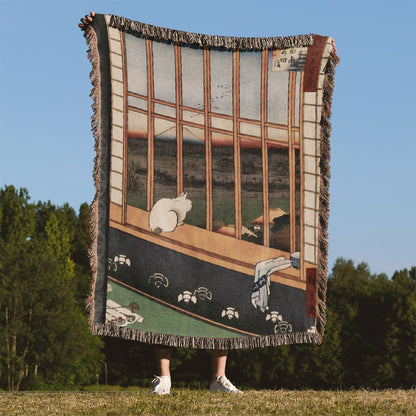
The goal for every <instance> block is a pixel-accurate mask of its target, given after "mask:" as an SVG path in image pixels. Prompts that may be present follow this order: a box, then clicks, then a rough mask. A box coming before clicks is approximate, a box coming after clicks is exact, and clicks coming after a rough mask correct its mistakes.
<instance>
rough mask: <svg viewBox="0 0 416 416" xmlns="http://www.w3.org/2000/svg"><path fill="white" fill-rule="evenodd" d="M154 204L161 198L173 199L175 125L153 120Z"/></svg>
mask: <svg viewBox="0 0 416 416" xmlns="http://www.w3.org/2000/svg"><path fill="white" fill-rule="evenodd" d="M154 123H155V127H154V128H155V138H154V188H153V192H154V203H156V202H157V201H158V200H159V199H161V198H175V197H176V196H177V185H176V154H177V145H176V123H174V122H172V121H167V120H163V119H160V118H155V119H154Z"/></svg>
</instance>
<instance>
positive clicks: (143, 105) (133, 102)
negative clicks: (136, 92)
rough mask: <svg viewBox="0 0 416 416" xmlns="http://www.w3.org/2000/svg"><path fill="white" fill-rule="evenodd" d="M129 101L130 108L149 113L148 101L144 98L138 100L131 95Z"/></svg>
mask: <svg viewBox="0 0 416 416" xmlns="http://www.w3.org/2000/svg"><path fill="white" fill-rule="evenodd" d="M127 99H128V105H129V106H130V107H135V108H140V109H141V110H145V111H147V99H146V100H144V99H143V98H137V97H133V96H131V95H129V96H128V98H127Z"/></svg>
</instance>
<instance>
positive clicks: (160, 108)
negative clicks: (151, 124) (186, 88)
mask: <svg viewBox="0 0 416 416" xmlns="http://www.w3.org/2000/svg"><path fill="white" fill-rule="evenodd" d="M153 111H154V112H155V113H156V114H160V115H162V116H167V117H172V118H176V108H175V107H170V106H168V105H163V104H158V103H154V104H153Z"/></svg>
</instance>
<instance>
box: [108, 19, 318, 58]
mask: <svg viewBox="0 0 416 416" xmlns="http://www.w3.org/2000/svg"><path fill="white" fill-rule="evenodd" d="M110 26H111V27H113V28H117V29H119V30H122V31H125V32H129V33H131V34H132V35H135V36H144V37H151V38H156V39H160V40H164V41H167V42H176V43H181V42H183V43H188V44H193V45H198V46H200V47H202V48H211V47H215V48H226V49H239V50H244V49H260V50H262V49H272V48H277V49H287V48H295V47H296V48H300V47H303V46H310V45H313V42H314V38H313V35H297V36H281V37H269V38H257V37H251V38H250V37H230V36H213V35H204V34H200V33H190V32H183V31H180V30H174V29H167V28H164V27H158V26H153V25H149V24H146V23H141V22H136V21H134V20H130V19H126V18H125V17H120V16H114V15H111V19H110Z"/></svg>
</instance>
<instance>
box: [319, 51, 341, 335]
mask: <svg viewBox="0 0 416 416" xmlns="http://www.w3.org/2000/svg"><path fill="white" fill-rule="evenodd" d="M339 60H340V59H339V57H338V55H337V54H336V49H335V45H333V49H332V52H331V54H330V57H329V59H328V62H327V65H326V67H325V78H324V86H323V105H322V116H321V123H320V124H321V160H320V169H321V189H320V197H319V203H320V210H319V212H320V214H319V237H318V239H319V246H318V249H319V257H318V283H317V285H318V288H317V291H318V305H317V318H316V329H317V332H318V335H319V337H320V340H322V337H323V335H324V331H325V324H326V291H327V273H328V219H329V195H330V194H329V180H330V177H331V172H330V159H331V147H330V142H329V138H330V136H331V122H330V118H331V105H332V94H333V91H334V79H335V67H336V66H337V64H338V63H339Z"/></svg>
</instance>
